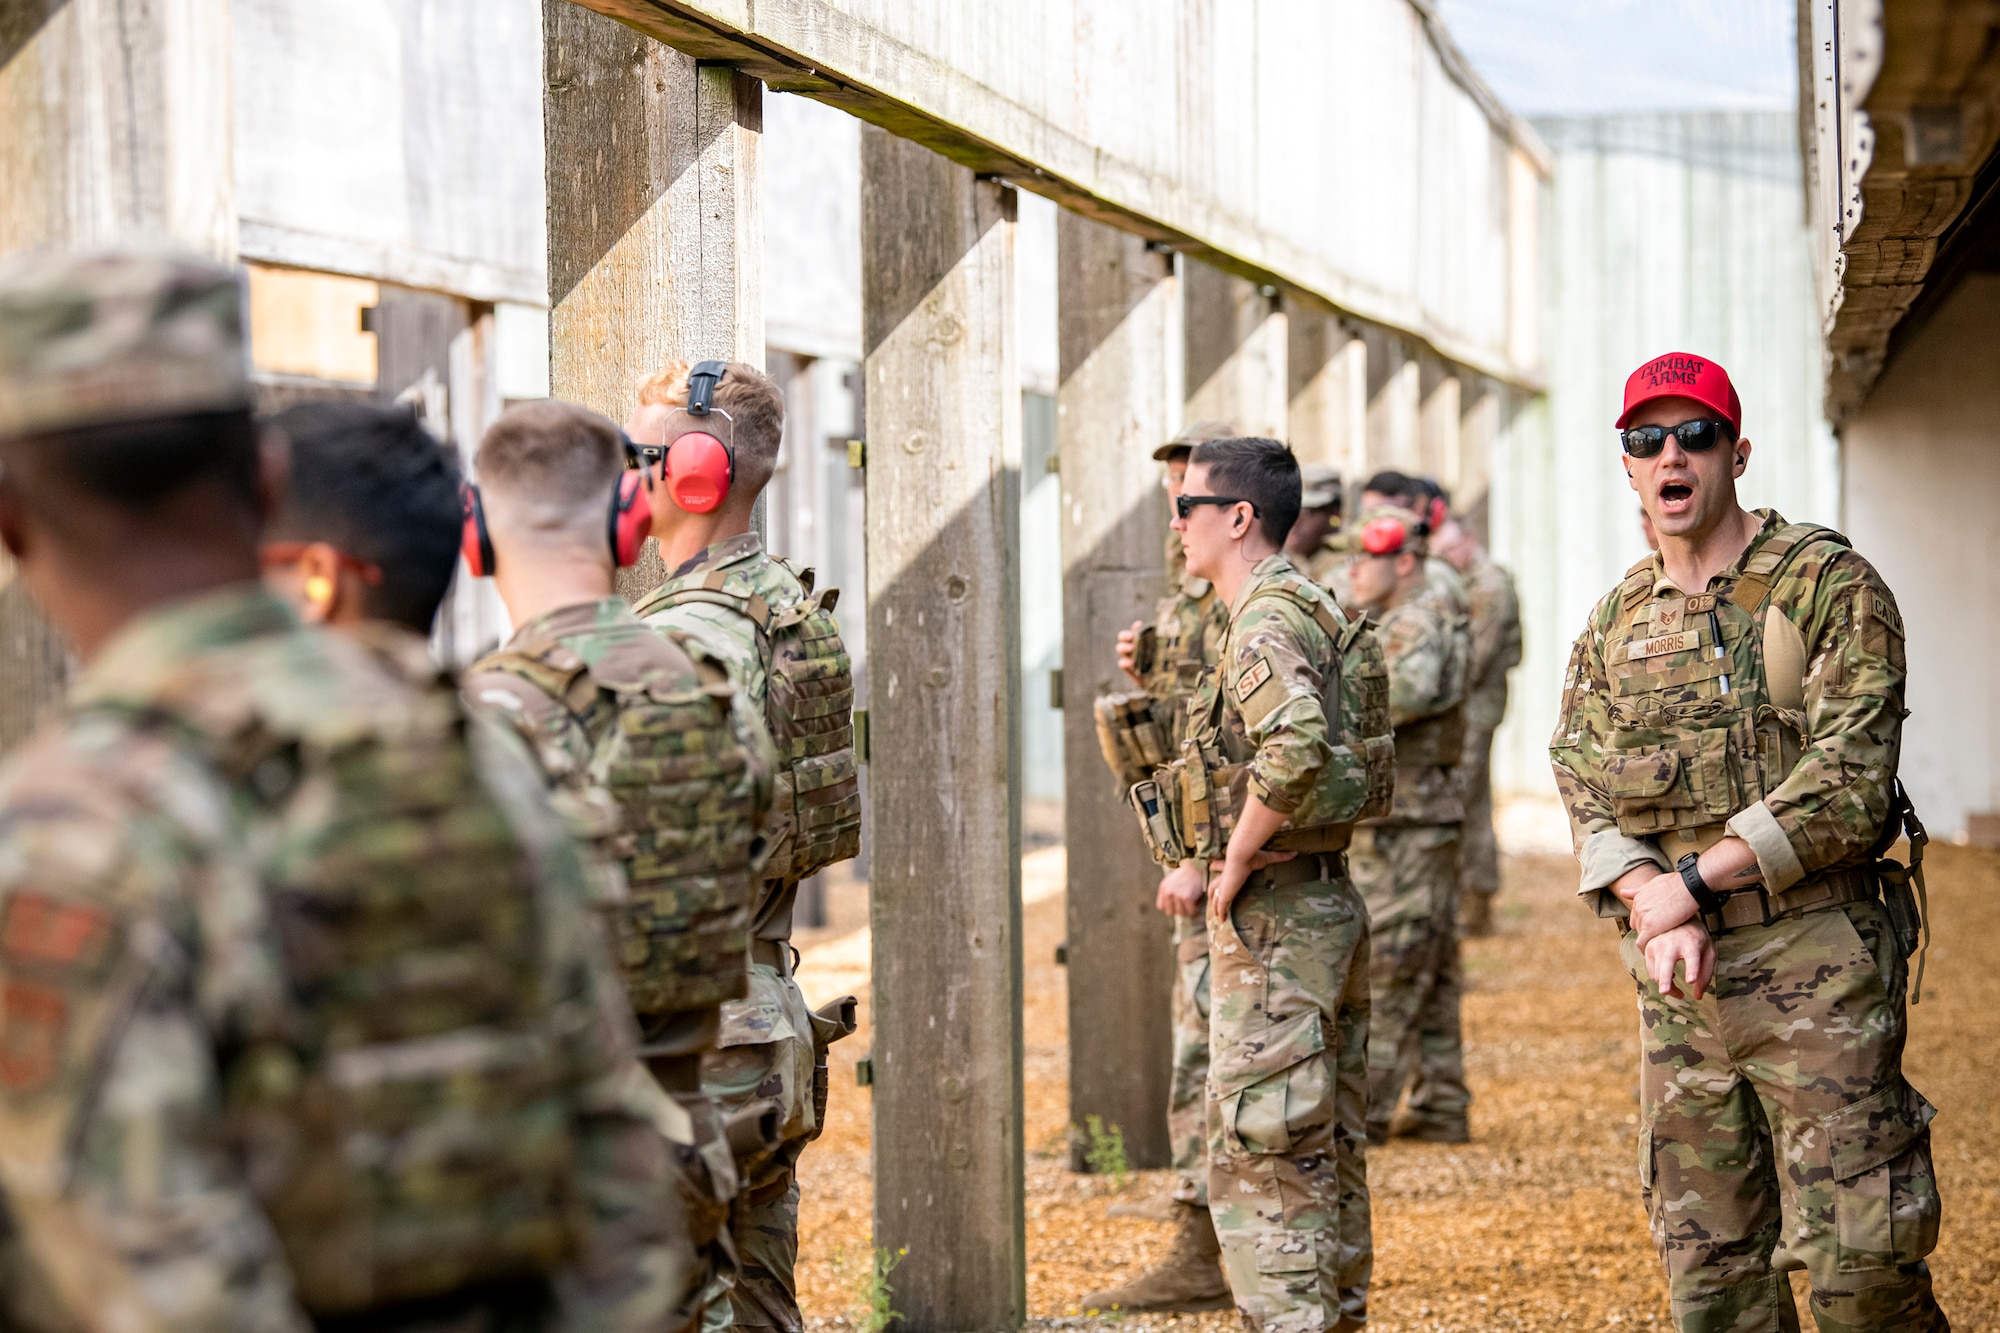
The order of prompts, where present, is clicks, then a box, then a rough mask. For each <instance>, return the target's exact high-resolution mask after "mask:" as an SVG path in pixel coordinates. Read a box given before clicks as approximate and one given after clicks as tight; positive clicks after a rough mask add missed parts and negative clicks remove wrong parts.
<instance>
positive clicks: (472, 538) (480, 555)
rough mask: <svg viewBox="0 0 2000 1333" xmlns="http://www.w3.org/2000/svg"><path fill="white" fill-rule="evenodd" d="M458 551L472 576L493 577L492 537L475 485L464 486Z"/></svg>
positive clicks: (479, 577)
mask: <svg viewBox="0 0 2000 1333" xmlns="http://www.w3.org/2000/svg"><path fill="white" fill-rule="evenodd" d="M458 551H459V554H460V555H463V556H464V557H465V568H466V570H467V572H469V573H470V574H471V575H472V577H474V578H476V579H488V578H492V577H493V564H494V561H493V538H491V537H490V536H488V535H487V533H486V509H485V506H483V505H481V504H480V503H479V488H478V487H477V486H467V487H466V488H465V527H464V528H463V529H461V530H460V532H459V537H458Z"/></svg>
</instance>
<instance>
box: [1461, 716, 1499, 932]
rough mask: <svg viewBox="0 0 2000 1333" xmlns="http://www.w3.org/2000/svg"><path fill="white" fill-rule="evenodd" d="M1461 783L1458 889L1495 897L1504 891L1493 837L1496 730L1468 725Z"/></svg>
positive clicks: (1497, 852) (1497, 843)
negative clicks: (1462, 817)
mask: <svg viewBox="0 0 2000 1333" xmlns="http://www.w3.org/2000/svg"><path fill="white" fill-rule="evenodd" d="M1457 773H1458V780H1459V782H1460V783H1461V784H1462V785H1461V787H1460V790H1461V791H1462V792H1463V793H1464V797H1465V823H1464V825H1463V826H1462V829H1463V831H1462V833H1461V835H1460V840H1459V852H1458V885H1459V890H1460V891H1461V892H1462V893H1483V894H1485V895H1486V896H1487V897H1489V898H1490V897H1492V896H1493V895H1494V894H1496V893H1498V892H1499V891H1500V843H1499V841H1498V840H1497V839H1496V838H1495V837H1494V836H1493V729H1492V728H1491V727H1479V726H1470V725H1468V726H1467V727H1466V729H1465V757H1464V759H1463V760H1462V761H1461V762H1460V763H1459V766H1458V769H1457Z"/></svg>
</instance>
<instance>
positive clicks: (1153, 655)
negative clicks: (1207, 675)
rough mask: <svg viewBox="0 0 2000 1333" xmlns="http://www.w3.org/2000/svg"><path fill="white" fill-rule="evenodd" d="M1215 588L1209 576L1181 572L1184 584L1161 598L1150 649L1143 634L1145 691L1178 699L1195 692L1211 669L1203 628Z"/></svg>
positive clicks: (1141, 671) (1141, 653)
mask: <svg viewBox="0 0 2000 1333" xmlns="http://www.w3.org/2000/svg"><path fill="white" fill-rule="evenodd" d="M1214 597H1215V589H1214V588H1213V587H1212V586H1211V585H1210V584H1209V582H1208V580H1206V579H1196V578H1189V577H1187V576H1185V575H1183V576H1182V580H1181V586H1180V587H1178V588H1176V589H1175V590H1174V592H1173V593H1172V595H1170V596H1168V597H1164V598H1162V599H1161V600H1160V605H1159V610H1158V613H1157V614H1156V615H1155V617H1154V624H1153V626H1152V627H1151V629H1150V631H1149V633H1150V635H1151V640H1152V648H1151V650H1150V653H1149V652H1148V650H1147V649H1146V647H1145V643H1146V640H1145V637H1144V636H1142V638H1141V648H1140V661H1139V662H1138V663H1137V664H1136V665H1137V666H1138V668H1139V678H1140V679H1141V680H1143V681H1145V682H1146V692H1147V693H1148V694H1150V695H1152V696H1153V697H1154V698H1156V699H1178V698H1184V697H1186V696H1187V695H1189V694H1192V693H1193V692H1194V690H1195V687H1196V686H1198V685H1199V684H1200V683H1201V675H1202V672H1204V671H1206V670H1207V669H1208V658H1207V654H1206V652H1205V651H1204V650H1205V648H1206V645H1205V644H1204V643H1203V631H1204V629H1205V627H1206V624H1207V621H1208V616H1209V604H1210V602H1211V601H1212V600H1213V599H1214Z"/></svg>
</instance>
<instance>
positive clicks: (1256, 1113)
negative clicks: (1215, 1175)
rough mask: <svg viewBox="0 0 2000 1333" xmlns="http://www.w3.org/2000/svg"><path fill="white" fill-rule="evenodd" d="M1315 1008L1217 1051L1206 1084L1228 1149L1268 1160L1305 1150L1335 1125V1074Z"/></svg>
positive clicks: (1324, 1136)
mask: <svg viewBox="0 0 2000 1333" xmlns="http://www.w3.org/2000/svg"><path fill="white" fill-rule="evenodd" d="M1325 1053H1326V1038H1325V1036H1324V1034H1323V1033H1322V1032H1321V1031H1320V1015H1319V1011H1318V1010H1317V1009H1314V1010H1311V1011H1309V1012H1307V1013H1303V1014H1299V1015H1298V1016H1296V1017H1294V1018H1288V1019H1284V1020H1282V1021H1280V1022H1278V1023H1274V1024H1272V1025H1271V1026H1270V1027H1268V1028H1264V1029H1262V1030H1260V1031H1258V1032H1255V1033H1252V1034H1250V1035H1249V1036H1246V1037H1245V1038H1243V1039H1242V1040H1240V1041H1237V1042H1235V1043H1234V1044H1233V1045H1230V1046H1228V1047H1226V1048H1224V1049H1223V1050H1219V1051H1216V1052H1215V1053H1214V1056H1213V1060H1214V1063H1213V1065H1212V1066H1211V1068H1210V1072H1209V1080H1210V1082H1211V1083H1212V1084H1213V1085H1214V1092H1213V1094H1212V1095H1213V1096H1214V1098H1215V1099H1216V1100H1217V1101H1219V1102H1220V1103H1222V1123H1223V1127H1224V1132H1225V1133H1226V1134H1227V1135H1228V1138H1229V1144H1230V1146H1231V1147H1233V1148H1236V1149H1238V1150H1240V1151H1243V1152H1246V1153H1251V1154H1255V1155H1258V1156H1267V1155H1271V1154H1276V1153H1289V1152H1296V1151H1303V1150H1305V1149H1306V1148H1309V1147H1311V1146H1314V1145H1315V1143H1316V1141H1317V1140H1320V1139H1324V1138H1326V1137H1327V1135H1326V1134H1325V1133H1324V1131H1325V1129H1326V1127H1327V1126H1328V1125H1329V1124H1330V1123H1331V1122H1332V1120H1333V1074H1332V1071H1331V1070H1329V1069H1328V1068H1327V1067H1326V1055H1325Z"/></svg>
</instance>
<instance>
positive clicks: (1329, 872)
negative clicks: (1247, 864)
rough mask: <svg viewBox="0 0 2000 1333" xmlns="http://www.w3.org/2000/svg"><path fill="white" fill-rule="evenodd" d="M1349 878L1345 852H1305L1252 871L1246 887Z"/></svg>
mask: <svg viewBox="0 0 2000 1333" xmlns="http://www.w3.org/2000/svg"><path fill="white" fill-rule="evenodd" d="M1346 878H1347V854H1346V853H1345V852H1302V853H1300V854H1299V855H1297V856H1295V857H1293V858H1292V859H1291V860H1289V861H1276V862H1273V863H1272V864H1270V865H1267V866H1265V867H1264V868H1263V869H1262V870H1253V871H1251V872H1250V878H1248V879H1246V880H1244V881H1243V887H1244V888H1245V889H1276V888H1282V887H1283V886H1284V885H1287V884H1317V883H1320V882H1322V881H1332V880H1336V879H1346Z"/></svg>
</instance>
